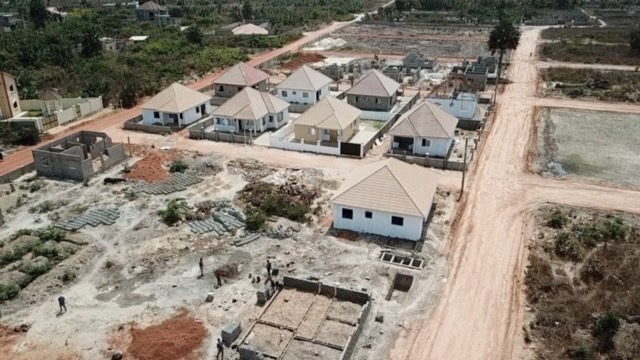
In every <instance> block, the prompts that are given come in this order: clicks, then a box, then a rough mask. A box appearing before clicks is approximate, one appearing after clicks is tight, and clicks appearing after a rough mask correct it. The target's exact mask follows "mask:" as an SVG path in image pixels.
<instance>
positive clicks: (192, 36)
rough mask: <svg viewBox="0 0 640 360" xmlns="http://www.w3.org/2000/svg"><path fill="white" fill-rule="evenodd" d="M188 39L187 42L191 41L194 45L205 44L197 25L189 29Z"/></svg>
mask: <svg viewBox="0 0 640 360" xmlns="http://www.w3.org/2000/svg"><path fill="white" fill-rule="evenodd" d="M186 37H187V40H189V42H190V43H192V44H196V45H202V44H203V43H204V35H203V34H202V31H201V30H200V28H199V27H197V26H195V25H192V26H189V28H188V29H187V33H186Z"/></svg>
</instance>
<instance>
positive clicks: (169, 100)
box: [142, 83, 211, 113]
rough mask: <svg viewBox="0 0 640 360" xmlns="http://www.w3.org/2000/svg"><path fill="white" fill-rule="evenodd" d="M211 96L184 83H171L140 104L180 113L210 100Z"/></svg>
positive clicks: (146, 107) (152, 108) (147, 107)
mask: <svg viewBox="0 0 640 360" xmlns="http://www.w3.org/2000/svg"><path fill="white" fill-rule="evenodd" d="M210 100H211V97H210V96H207V95H205V94H203V93H201V92H199V91H196V90H192V89H189V88H188V87H186V86H184V85H180V84H178V83H173V84H171V85H169V87H167V88H166V89H164V90H162V91H161V92H159V93H157V94H156V96H154V97H152V98H151V99H149V101H147V102H146V103H144V104H143V105H142V108H143V109H149V110H155V111H162V112H168V113H181V112H183V111H186V110H189V109H191V108H192V107H195V106H198V105H200V104H202V103H205V102H207V101H210Z"/></svg>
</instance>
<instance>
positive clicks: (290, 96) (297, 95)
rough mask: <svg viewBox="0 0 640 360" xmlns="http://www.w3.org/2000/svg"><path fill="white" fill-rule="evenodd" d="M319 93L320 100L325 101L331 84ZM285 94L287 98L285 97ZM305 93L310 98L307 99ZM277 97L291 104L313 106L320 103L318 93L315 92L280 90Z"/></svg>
mask: <svg viewBox="0 0 640 360" xmlns="http://www.w3.org/2000/svg"><path fill="white" fill-rule="evenodd" d="M318 91H319V92H320V100H322V99H324V98H325V97H326V96H327V95H329V84H327V85H326V86H324V87H322V88H321V89H320V90H318ZM285 92H286V94H287V96H284V93H285ZM304 93H307V94H308V97H306V98H305V97H304ZM277 96H278V98H280V99H282V100H284V101H286V102H288V103H290V104H304V105H312V104H315V103H317V102H318V101H317V100H316V92H313V91H302V90H296V89H285V88H278V90H277Z"/></svg>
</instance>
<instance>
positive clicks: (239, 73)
mask: <svg viewBox="0 0 640 360" xmlns="http://www.w3.org/2000/svg"><path fill="white" fill-rule="evenodd" d="M268 78H269V75H267V74H266V73H265V72H263V71H261V70H258V69H256V68H254V67H253V66H251V65H247V64H245V63H243V62H241V63H239V64H237V65H234V66H233V67H232V68H231V69H229V70H227V71H226V72H225V73H224V74H222V75H220V77H218V78H217V79H216V80H214V82H213V83H214V84H225V85H237V86H253V85H255V84H257V83H259V82H261V81H264V80H267V79H268Z"/></svg>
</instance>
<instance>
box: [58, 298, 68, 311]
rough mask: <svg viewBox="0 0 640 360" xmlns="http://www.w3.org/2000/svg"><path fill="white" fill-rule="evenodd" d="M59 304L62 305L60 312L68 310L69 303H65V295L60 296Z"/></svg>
mask: <svg viewBox="0 0 640 360" xmlns="http://www.w3.org/2000/svg"><path fill="white" fill-rule="evenodd" d="M58 305H60V314H62V313H66V312H67V305H66V304H65V299H64V296H62V295H60V297H59V298H58Z"/></svg>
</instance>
